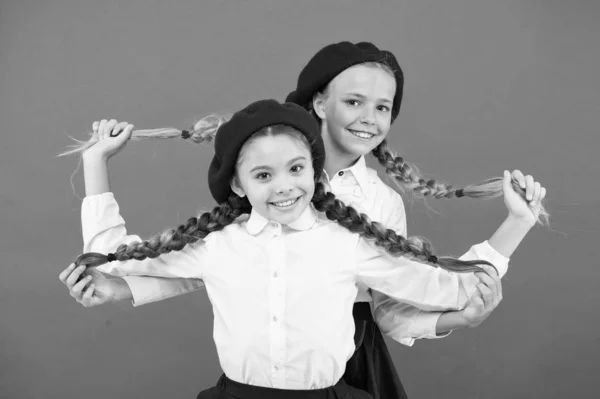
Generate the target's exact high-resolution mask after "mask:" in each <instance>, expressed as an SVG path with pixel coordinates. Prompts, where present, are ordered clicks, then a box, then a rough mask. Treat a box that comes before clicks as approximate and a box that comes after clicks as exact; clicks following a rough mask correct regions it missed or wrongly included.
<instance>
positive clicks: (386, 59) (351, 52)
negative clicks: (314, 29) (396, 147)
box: [285, 42, 404, 121]
mask: <svg viewBox="0 0 600 399" xmlns="http://www.w3.org/2000/svg"><path fill="white" fill-rule="evenodd" d="M365 62H379V63H383V64H386V65H387V66H389V67H390V68H391V69H392V71H393V72H394V77H395V78H396V95H395V96H394V103H393V104H392V121H394V119H396V117H397V116H398V113H399V112H400V103H401V102H402V90H403V88H404V74H403V73H402V69H401V68H400V64H398V61H397V60H396V57H394V54H392V53H390V52H389V51H385V50H379V49H378V48H377V47H376V46H375V45H374V44H372V43H369V42H361V43H357V44H353V43H350V42H340V43H335V44H330V45H329V46H325V47H323V48H322V49H321V50H319V52H318V53H317V54H315V56H314V57H312V58H311V59H310V61H308V64H306V66H305V67H304V69H302V72H300V76H299V77H298V85H297V86H296V90H294V91H293V92H291V93H290V94H288V96H287V97H286V99H285V101H287V102H293V103H296V104H299V105H301V106H303V107H305V106H306V105H307V104H309V103H310V102H311V101H312V98H313V96H314V94H315V93H317V92H320V91H322V90H323V89H324V88H325V86H327V84H328V83H329V82H331V80H332V79H333V78H335V77H336V76H337V75H339V74H340V73H342V72H343V71H345V70H346V69H348V68H350V67H351V66H354V65H357V64H362V63H365Z"/></svg>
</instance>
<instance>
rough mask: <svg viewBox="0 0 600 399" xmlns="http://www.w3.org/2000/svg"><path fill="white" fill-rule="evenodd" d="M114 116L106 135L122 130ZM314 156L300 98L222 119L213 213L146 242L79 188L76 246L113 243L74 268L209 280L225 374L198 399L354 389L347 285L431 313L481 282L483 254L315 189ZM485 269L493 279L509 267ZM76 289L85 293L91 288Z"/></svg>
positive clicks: (351, 295) (92, 192)
mask: <svg viewBox="0 0 600 399" xmlns="http://www.w3.org/2000/svg"><path fill="white" fill-rule="evenodd" d="M117 126H118V128H116V129H112V134H113V135H119V133H120V131H122V130H123V128H125V126H124V124H120V125H117ZM132 128H133V127H132V126H131V125H128V126H127V128H125V129H124V130H123V133H122V135H123V136H124V138H123V140H121V141H120V142H119V143H117V141H116V140H100V142H98V144H99V145H100V146H99V154H102V155H103V156H104V159H103V161H104V166H106V160H107V159H108V158H109V157H110V156H111V155H113V154H114V153H116V152H118V150H119V149H120V148H122V146H123V145H124V143H125V142H126V140H127V139H128V136H129V135H130V134H131V131H132ZM103 134H105V133H103ZM103 143H104V145H102V144H103ZM115 144H117V145H115ZM324 158H325V151H324V146H323V141H322V138H321V135H320V132H319V128H318V125H317V124H316V122H315V120H314V119H313V118H312V117H311V116H310V115H309V114H308V113H306V111H304V110H302V108H300V107H299V106H297V105H294V104H284V105H281V104H279V103H277V102H275V101H273V100H266V101H259V102H257V103H254V104H251V105H250V106H248V107H247V108H245V109H244V110H242V111H239V112H237V113H236V114H234V115H233V117H232V118H231V120H230V121H229V122H227V123H225V124H224V125H222V126H221V127H220V128H219V131H218V134H217V136H216V142H215V156H214V158H213V161H212V163H211V166H210V169H209V175H208V180H209V187H210V190H211V194H212V195H213V197H214V198H215V200H216V201H217V202H218V203H220V204H221V205H220V206H218V207H216V208H215V209H214V210H213V211H212V212H207V213H205V214H203V215H201V216H200V217H199V218H191V219H189V220H188V221H187V223H186V224H184V225H181V226H179V227H178V228H176V229H170V230H167V231H165V232H163V233H162V234H160V235H157V236H155V237H153V238H151V239H150V240H148V241H143V242H129V243H123V241H126V240H127V237H126V236H125V230H124V226H123V221H122V219H121V217H120V215H119V211H118V205H117V203H116V202H115V201H114V197H113V196H112V193H110V192H109V191H108V190H109V187H108V182H107V180H102V179H99V180H98V181H97V184H96V185H95V186H90V187H87V186H86V193H87V194H88V196H87V197H86V198H85V200H84V204H83V209H82V217H83V228H84V241H85V247H86V249H88V250H91V251H94V250H95V247H96V245H98V246H99V247H106V246H107V242H110V243H111V244H110V245H112V246H113V248H116V249H115V250H114V252H113V253H109V254H106V255H104V254H100V253H93V252H92V253H86V254H84V255H82V256H80V257H79V258H78V259H77V261H76V265H77V266H78V265H87V266H101V270H102V271H104V272H108V273H111V274H113V275H127V274H128V275H151V276H159V277H168V278H173V277H183V278H192V279H194V278H195V279H201V280H203V282H204V284H205V285H206V289H207V293H208V295H209V298H210V300H211V303H212V305H213V313H214V316H215V320H214V329H215V331H214V337H215V343H216V345H217V352H218V354H219V359H220V363H221V366H222V368H223V370H224V372H225V375H224V376H223V377H222V378H221V380H220V382H219V385H218V387H215V388H213V389H211V390H209V391H205V392H203V393H201V394H200V395H199V398H208V397H220V398H230V397H231V398H233V397H237V398H254V397H257V398H258V397H260V398H265V397H272V398H279V397H292V396H293V397H298V398H304V397H306V398H313V397H314V398H321V397H323V398H329V397H347V398H352V397H361V396H359V395H360V393H359V392H356V391H353V390H351V389H349V388H348V387H347V386H346V384H345V383H344V382H343V380H341V377H342V375H343V373H344V369H345V364H346V361H347V360H348V359H349V358H350V356H351V355H352V353H353V351H354V342H353V330H354V325H353V322H352V318H351V312H352V304H353V302H354V299H355V297H356V293H357V283H360V284H364V285H365V286H366V287H369V288H373V289H376V290H377V291H379V292H382V293H383V294H385V295H388V296H390V297H393V298H395V299H396V300H399V301H401V302H403V303H409V304H411V305H413V306H416V307H418V308H421V309H425V310H435V311H445V310H458V309H461V308H463V307H464V306H465V305H466V303H467V301H468V299H469V297H471V296H472V295H478V294H476V291H477V287H478V286H481V284H484V285H492V284H491V282H492V281H493V279H494V274H495V271H494V268H491V267H489V266H485V264H487V263H488V262H485V261H460V260H456V259H453V258H449V257H444V258H438V257H436V256H435V255H434V254H433V253H432V248H431V245H430V244H429V243H428V242H427V241H426V240H424V239H418V238H410V239H405V238H403V237H401V236H399V235H398V234H396V233H395V232H394V231H392V230H386V229H384V228H383V227H382V226H381V225H380V224H379V223H376V222H371V221H370V220H369V218H368V217H367V216H366V215H361V214H359V213H358V212H356V211H355V210H354V209H353V208H351V207H346V206H345V205H343V203H341V202H340V201H339V200H336V199H335V196H334V195H333V194H332V193H328V192H326V190H325V188H324V186H323V185H322V184H320V183H317V184H316V185H315V179H316V177H318V176H320V174H321V172H322V167H323V162H324ZM101 164H102V162H99V163H98V164H96V165H92V164H87V165H84V166H85V168H86V170H85V173H86V181H87V177H88V175H90V176H93V175H101V176H106V173H105V172H106V171H105V170H100V169H102V167H101V166H99V165H101ZM98 168H100V169H98ZM507 184H508V183H507ZM318 212H321V213H318ZM327 219H329V220H327ZM332 221H333V222H332ZM334 222H337V223H334ZM353 232H354V233H353ZM355 233H358V234H355ZM373 244H375V245H373ZM378 247H379V248H378ZM424 263H429V264H430V265H429V266H428V265H426V264H424ZM476 264H481V265H483V266H482V267H483V268H484V270H485V272H486V273H477V275H475V274H473V273H470V272H473V271H477V270H481V269H480V268H479V267H477V266H476ZM496 269H497V272H498V275H499V276H500V277H501V276H503V275H504V274H505V272H506V265H502V264H500V265H496ZM450 270H452V271H457V272H465V273H463V274H458V273H455V272H451V271H450ZM70 274H71V275H70V276H69V277H67V278H71V277H73V274H74V273H70ZM94 275H97V273H94ZM61 279H63V280H64V279H65V275H64V274H63V275H62V276H61ZM113 281H115V282H116V281H118V280H117V279H115V280H113ZM407 282H410V283H407ZM85 284H88V282H87V281H86V282H85ZM116 284H120V283H116ZM121 285H122V286H124V285H123V284H121ZM84 291H85V294H84V295H85V296H88V297H89V296H93V293H94V287H93V285H91V286H88V288H86V289H85V290H84ZM480 300H483V299H482V298H480ZM365 397H368V395H367V396H365Z"/></svg>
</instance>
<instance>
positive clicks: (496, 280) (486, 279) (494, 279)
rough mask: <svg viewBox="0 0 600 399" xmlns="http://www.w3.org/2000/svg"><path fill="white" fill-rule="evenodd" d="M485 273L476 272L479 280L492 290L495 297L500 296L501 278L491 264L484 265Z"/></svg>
mask: <svg viewBox="0 0 600 399" xmlns="http://www.w3.org/2000/svg"><path fill="white" fill-rule="evenodd" d="M486 271H487V274H486V273H476V275H477V277H478V278H479V281H481V282H482V283H483V284H485V285H486V286H487V287H488V288H489V289H490V290H492V292H493V294H494V296H495V297H499V296H502V280H500V276H498V274H496V271H495V270H494V268H492V267H491V266H487V265H486Z"/></svg>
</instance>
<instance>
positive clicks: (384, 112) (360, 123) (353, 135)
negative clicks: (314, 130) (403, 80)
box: [313, 65, 396, 160]
mask: <svg viewBox="0 0 600 399" xmlns="http://www.w3.org/2000/svg"><path fill="white" fill-rule="evenodd" d="M395 93H396V80H395V79H394V77H393V76H391V75H390V74H389V73H388V72H386V71H385V70H383V69H381V68H377V67H372V66H366V65H356V66H353V67H351V68H348V69H346V70H345V71H343V72H342V73H340V74H339V75H337V76H336V77H335V78H334V79H333V80H332V81H331V82H330V83H329V85H328V87H327V89H326V90H325V93H322V94H319V95H317V96H316V97H315V99H314V101H313V107H314V110H315V112H316V113H317V115H318V116H319V118H321V120H322V123H321V133H322V135H323V140H324V141H325V146H326V149H327V156H328V157H329V156H339V157H344V158H345V157H348V159H352V160H356V159H357V158H359V157H360V156H362V155H366V154H368V153H369V152H371V151H372V150H373V149H374V148H375V147H377V146H378V145H379V144H380V143H381V142H382V141H383V139H384V138H385V137H386V136H387V134H388V132H389V130H390V125H391V121H392V113H391V110H392V103H393V100H394V95H395Z"/></svg>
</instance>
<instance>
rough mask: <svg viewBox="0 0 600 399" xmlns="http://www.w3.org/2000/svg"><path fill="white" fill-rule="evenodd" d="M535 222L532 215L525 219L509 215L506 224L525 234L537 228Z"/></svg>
mask: <svg viewBox="0 0 600 399" xmlns="http://www.w3.org/2000/svg"><path fill="white" fill-rule="evenodd" d="M535 222H536V221H535V218H534V217H533V215H531V217H525V218H523V217H520V216H517V215H515V214H513V213H509V214H508V216H507V217H506V220H505V223H507V224H508V225H510V226H511V227H512V228H513V229H519V230H521V231H523V232H525V233H526V232H528V231H529V230H531V229H532V228H533V226H535Z"/></svg>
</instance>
